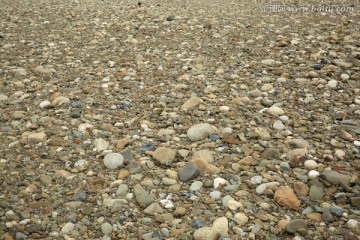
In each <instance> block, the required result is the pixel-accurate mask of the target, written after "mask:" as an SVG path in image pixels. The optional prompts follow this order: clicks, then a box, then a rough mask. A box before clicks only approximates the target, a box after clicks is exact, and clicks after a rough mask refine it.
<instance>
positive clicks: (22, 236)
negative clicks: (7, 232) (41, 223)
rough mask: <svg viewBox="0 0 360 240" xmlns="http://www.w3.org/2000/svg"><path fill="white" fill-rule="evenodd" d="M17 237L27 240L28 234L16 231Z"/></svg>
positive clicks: (20, 239)
mask: <svg viewBox="0 0 360 240" xmlns="http://www.w3.org/2000/svg"><path fill="white" fill-rule="evenodd" d="M5 239H6V238H5ZM15 239H16V240H26V239H27V236H26V235H25V234H23V233H22V232H16V234H15Z"/></svg>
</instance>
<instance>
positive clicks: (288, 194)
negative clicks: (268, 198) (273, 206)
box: [274, 186, 301, 210]
mask: <svg viewBox="0 0 360 240" xmlns="http://www.w3.org/2000/svg"><path fill="white" fill-rule="evenodd" d="M274 200H275V201H276V202H277V203H278V204H279V205H280V206H283V207H286V208H289V209H293V210H298V209H299V208H300V204H301V202H300V200H299V199H298V198H297V197H296V195H295V193H294V191H293V190H292V189H291V188H289V187H285V186H281V187H279V188H278V189H277V190H276V192H275V195H274Z"/></svg>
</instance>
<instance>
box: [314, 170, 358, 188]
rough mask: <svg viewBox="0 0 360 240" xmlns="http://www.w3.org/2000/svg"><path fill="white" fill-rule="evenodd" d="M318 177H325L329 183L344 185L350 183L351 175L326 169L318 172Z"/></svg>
mask: <svg viewBox="0 0 360 240" xmlns="http://www.w3.org/2000/svg"><path fill="white" fill-rule="evenodd" d="M320 177H321V178H323V179H325V180H326V181H328V182H329V183H331V184H334V185H337V184H344V185H345V186H349V185H350V179H351V177H350V176H348V175H345V174H341V173H338V172H336V171H330V170H326V171H323V172H322V173H321V174H320Z"/></svg>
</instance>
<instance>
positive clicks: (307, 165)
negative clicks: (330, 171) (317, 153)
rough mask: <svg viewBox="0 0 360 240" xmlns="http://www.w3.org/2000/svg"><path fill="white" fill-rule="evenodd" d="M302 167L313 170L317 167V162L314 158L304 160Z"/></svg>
mask: <svg viewBox="0 0 360 240" xmlns="http://www.w3.org/2000/svg"><path fill="white" fill-rule="evenodd" d="M304 167H305V168H306V169H309V170H313V169H315V168H316V167H317V162H316V161H314V160H306V161H305V162H304Z"/></svg>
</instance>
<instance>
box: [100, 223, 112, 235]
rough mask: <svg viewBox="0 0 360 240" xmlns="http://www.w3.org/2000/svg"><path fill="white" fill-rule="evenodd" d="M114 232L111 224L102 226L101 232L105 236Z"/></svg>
mask: <svg viewBox="0 0 360 240" xmlns="http://www.w3.org/2000/svg"><path fill="white" fill-rule="evenodd" d="M112 231H113V227H112V226H111V224H110V223H107V222H106V223H103V224H102V225H101V232H102V233H103V234H104V235H109V234H110V233H111V232H112Z"/></svg>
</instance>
